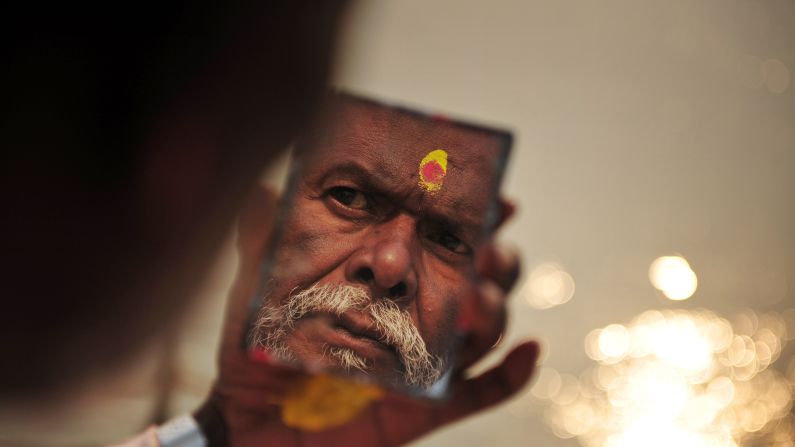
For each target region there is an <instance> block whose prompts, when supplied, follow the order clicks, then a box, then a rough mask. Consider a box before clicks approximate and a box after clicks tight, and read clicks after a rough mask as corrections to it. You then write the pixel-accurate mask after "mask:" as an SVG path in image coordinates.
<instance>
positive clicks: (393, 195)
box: [319, 161, 485, 237]
mask: <svg viewBox="0 0 795 447" xmlns="http://www.w3.org/2000/svg"><path fill="white" fill-rule="evenodd" d="M333 176H348V177H350V178H351V179H352V180H354V181H356V182H357V183H359V184H360V185H361V186H362V187H363V188H366V189H367V190H368V191H370V192H372V193H375V194H379V195H382V196H384V197H386V198H388V199H389V200H392V201H394V202H395V203H402V202H403V199H405V197H404V195H405V192H404V191H401V190H400V189H399V188H397V187H396V186H395V185H396V184H398V182H397V181H395V179H394V174H393V173H392V172H390V171H389V170H388V169H386V168H385V167H383V166H377V165H376V166H372V167H371V166H365V165H364V164H362V163H360V162H356V161H345V162H343V163H339V164H335V165H332V166H331V167H330V168H328V169H326V172H325V173H324V174H323V175H322V176H321V178H320V180H319V183H324V182H326V181H327V180H328V179H329V178H330V177H333ZM405 205H406V204H405V203H403V204H402V206H401V208H404V209H405V210H406V211H409V212H411V213H412V214H415V215H419V216H421V217H422V218H423V219H424V220H426V221H430V222H433V223H436V224H439V225H442V226H444V227H445V228H449V229H450V230H456V231H465V232H467V233H469V234H471V235H472V236H473V237H477V236H478V235H480V233H482V232H483V231H484V230H485V228H484V225H485V216H472V215H470V214H469V213H468V212H467V210H468V209H469V207H468V206H466V204H460V206H459V207H456V206H455V205H454V204H452V203H443V204H440V203H438V202H437V203H435V204H434V205H431V206H428V202H426V201H424V200H422V201H421V202H420V205H419V207H418V208H416V209H409V208H407V207H406V206H405ZM412 208H413V207H412ZM459 208H463V209H459Z"/></svg>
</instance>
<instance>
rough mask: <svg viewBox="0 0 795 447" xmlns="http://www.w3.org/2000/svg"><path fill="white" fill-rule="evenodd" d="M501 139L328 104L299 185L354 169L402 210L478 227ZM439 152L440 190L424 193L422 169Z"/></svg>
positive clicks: (383, 109) (366, 107)
mask: <svg viewBox="0 0 795 447" xmlns="http://www.w3.org/2000/svg"><path fill="white" fill-rule="evenodd" d="M506 135H507V134H504V133H501V132H496V131H489V130H486V129H481V128H475V127H470V126H464V125H459V124H457V123H455V122H451V121H449V120H445V119H432V118H430V117H428V116H424V115H419V114H415V113H411V112H407V111H405V110H401V109H396V108H392V107H388V106H385V105H382V104H378V103H373V102H369V101H362V100H359V99H356V98H349V97H346V96H339V97H334V98H333V99H331V100H330V102H329V103H328V105H327V108H326V113H325V114H324V115H323V119H321V121H320V125H319V126H317V127H316V130H315V132H313V133H312V134H311V136H310V137H309V138H308V140H307V149H309V151H308V152H307V153H305V154H303V155H301V156H300V157H299V159H300V163H301V164H302V170H303V177H304V178H305V179H310V178H317V177H318V176H323V175H324V174H326V173H328V172H331V171H333V169H334V168H335V167H338V166H345V165H350V164H354V165H358V166H359V167H361V168H362V169H363V170H365V171H367V172H369V174H370V175H371V177H372V180H373V181H375V182H377V183H378V184H379V186H382V187H385V188H387V189H388V190H389V193H390V197H391V199H392V200H394V201H395V202H396V203H395V204H397V205H400V207H401V208H403V209H404V210H405V211H408V212H411V213H416V214H437V213H438V214H440V216H441V217H455V218H457V219H459V220H462V221H463V222H462V223H466V224H469V225H474V226H477V227H478V228H481V227H483V225H484V224H486V222H484V219H485V216H487V212H488V211H491V208H492V207H493V206H494V197H495V193H496V188H497V184H498V180H499V176H500V175H501V168H502V163H503V162H504V156H505V151H506V150H507V147H506V146H507V141H506ZM439 149H441V150H444V151H445V152H446V153H447V173H446V175H445V176H444V178H443V184H442V187H441V188H440V189H439V190H438V191H433V192H428V191H427V190H425V189H424V188H422V187H421V186H420V174H419V170H420V163H421V161H422V160H423V158H424V157H425V156H426V155H427V154H428V153H429V152H431V151H434V150H439Z"/></svg>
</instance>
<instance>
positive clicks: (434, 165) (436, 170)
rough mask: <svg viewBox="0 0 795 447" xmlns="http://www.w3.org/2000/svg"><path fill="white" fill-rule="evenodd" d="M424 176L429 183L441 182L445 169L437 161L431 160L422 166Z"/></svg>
mask: <svg viewBox="0 0 795 447" xmlns="http://www.w3.org/2000/svg"><path fill="white" fill-rule="evenodd" d="M422 176H423V177H425V181H426V182H428V183H439V182H440V181H441V180H442V177H444V169H442V166H441V165H440V164H439V163H438V162H436V161H429V162H428V163H425V166H423V167H422Z"/></svg>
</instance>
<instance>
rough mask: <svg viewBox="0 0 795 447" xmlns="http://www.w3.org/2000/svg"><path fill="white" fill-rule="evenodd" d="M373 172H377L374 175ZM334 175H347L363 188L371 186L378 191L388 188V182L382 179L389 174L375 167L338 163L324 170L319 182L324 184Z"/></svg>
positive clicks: (353, 163)
mask: <svg viewBox="0 0 795 447" xmlns="http://www.w3.org/2000/svg"><path fill="white" fill-rule="evenodd" d="M373 171H377V172H376V173H374V172H373ZM336 175H347V176H349V177H351V178H353V179H355V180H357V181H359V182H361V183H364V184H365V186H373V187H377V188H379V189H380V188H388V182H384V181H383V179H384V178H387V177H389V173H388V172H386V170H384V169H379V168H378V167H377V166H376V167H371V166H364V165H363V164H361V163H358V162H353V161H347V162H344V163H339V164H336V165H332V166H331V167H330V168H328V169H326V170H325V172H324V173H323V175H322V176H321V178H320V181H321V182H325V181H326V180H328V178H329V177H332V176H336Z"/></svg>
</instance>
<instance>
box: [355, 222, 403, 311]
mask: <svg viewBox="0 0 795 447" xmlns="http://www.w3.org/2000/svg"><path fill="white" fill-rule="evenodd" d="M368 233H369V234H366V235H363V236H362V238H363V241H362V242H363V244H362V247H361V248H360V249H359V250H357V251H356V252H355V253H354V254H353V255H352V256H351V258H350V259H349V262H348V265H347V266H346V272H345V274H346V276H347V279H348V280H349V281H351V282H354V283H360V284H363V285H366V286H367V287H369V288H370V291H371V293H372V294H373V297H374V298H388V299H392V300H395V301H411V300H413V297H414V295H415V294H416V292H417V272H416V265H415V260H414V251H415V250H413V246H414V245H415V244H416V242H417V237H416V231H415V226H414V222H413V219H409V218H407V217H404V218H401V217H397V218H395V219H393V220H392V221H390V222H388V223H385V224H381V225H379V226H377V227H374V228H373V229H372V231H370V232H368Z"/></svg>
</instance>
